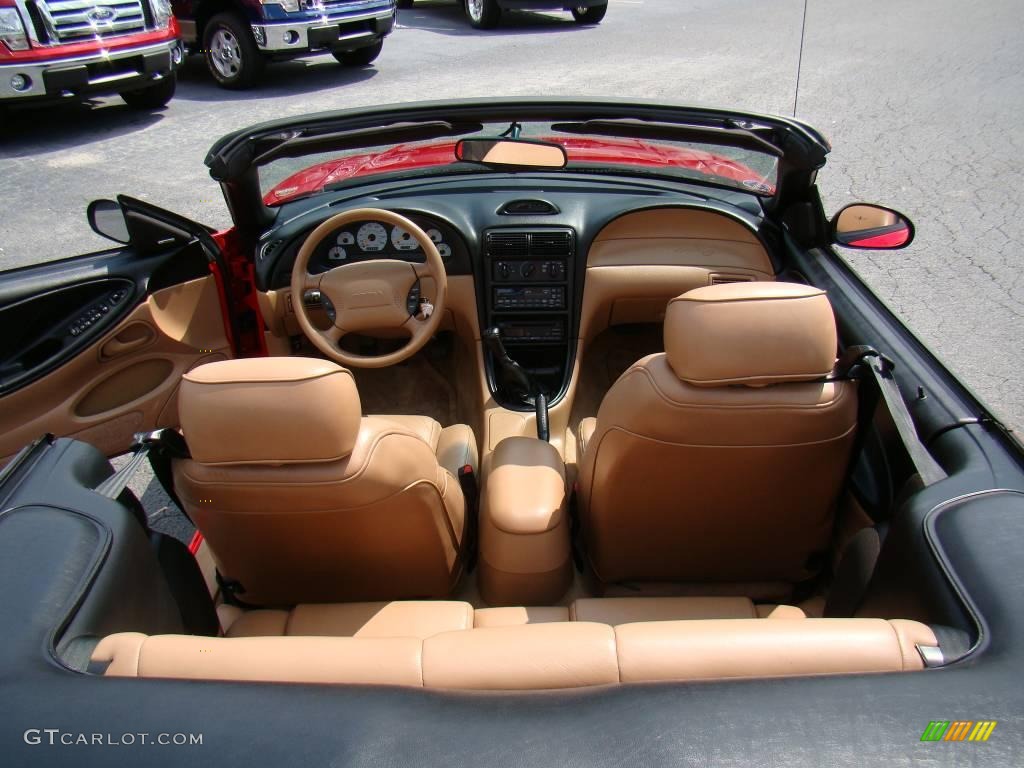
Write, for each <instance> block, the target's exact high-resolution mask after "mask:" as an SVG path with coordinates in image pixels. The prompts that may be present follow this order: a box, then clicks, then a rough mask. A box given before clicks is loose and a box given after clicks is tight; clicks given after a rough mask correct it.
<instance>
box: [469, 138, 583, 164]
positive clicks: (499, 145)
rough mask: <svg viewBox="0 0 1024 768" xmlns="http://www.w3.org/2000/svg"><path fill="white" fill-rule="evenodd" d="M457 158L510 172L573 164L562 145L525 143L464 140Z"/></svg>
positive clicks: (497, 140) (522, 141)
mask: <svg viewBox="0 0 1024 768" xmlns="http://www.w3.org/2000/svg"><path fill="white" fill-rule="evenodd" d="M455 157H456V158H458V159H459V160H465V161H466V162H470V163H484V164H485V165H496V166H503V167H507V168H565V166H566V164H567V163H568V162H569V158H568V156H567V155H566V154H565V147H563V146H562V145H561V144H554V143H551V142H547V141H525V140H521V139H515V140H512V139H462V140H461V141H460V142H459V143H458V144H456V145H455Z"/></svg>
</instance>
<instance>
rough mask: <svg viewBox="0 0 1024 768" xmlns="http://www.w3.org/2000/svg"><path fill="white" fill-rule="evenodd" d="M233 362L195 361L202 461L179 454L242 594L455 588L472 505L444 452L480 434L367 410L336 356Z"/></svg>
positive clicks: (184, 400) (355, 595) (207, 530)
mask: <svg viewBox="0 0 1024 768" xmlns="http://www.w3.org/2000/svg"><path fill="white" fill-rule="evenodd" d="M229 362H230V363H231V364H230V365H220V364H215V365H212V366H203V367H201V368H198V369H196V370H195V371H193V372H192V373H190V374H189V378H188V379H187V380H186V382H185V383H184V384H183V386H182V392H181V413H182V428H183V432H184V434H185V439H186V440H187V441H188V444H189V447H190V449H191V451H192V455H193V457H194V458H192V459H186V460H180V461H176V462H175V464H174V482H175V487H176V489H177V491H178V495H179V497H180V498H181V500H182V502H183V503H184V504H185V507H186V510H187V512H188V513H189V515H190V516H191V517H192V519H193V521H195V523H196V526H197V527H198V528H199V530H200V531H202V533H203V535H204V536H205V538H206V541H207V542H208V543H209V545H210V549H211V551H212V553H213V556H214V559H215V561H216V563H217V569H218V571H219V572H220V574H221V575H222V576H223V578H224V579H226V580H228V581H233V582H237V583H238V584H240V585H241V589H243V590H244V591H243V592H239V598H240V599H241V600H243V601H244V602H246V603H249V604H251V605H264V606H274V605H294V604H296V603H319V602H344V601H350V600H353V601H354V600H391V599H403V598H422V597H444V596H447V595H448V594H449V593H450V592H451V590H452V588H453V587H454V585H455V583H456V581H457V580H458V577H459V574H460V572H461V569H462V545H463V540H464V531H465V526H466V518H465V515H466V510H465V502H464V499H463V496H462V490H461V488H460V487H459V483H458V481H457V479H456V478H455V477H454V476H453V475H452V474H451V472H449V471H447V470H446V469H445V468H444V467H442V466H440V465H439V462H438V457H437V455H436V453H435V448H436V449H438V450H440V445H441V443H442V442H443V443H444V451H445V454H446V456H448V457H458V458H459V460H461V459H462V458H463V457H465V456H470V457H473V456H475V451H476V448H475V445H474V443H475V440H474V439H473V436H472V432H471V431H470V430H469V429H468V428H459V429H456V430H452V431H451V432H449V435H448V437H445V434H444V433H445V431H444V430H441V429H440V427H439V426H437V427H436V428H435V427H434V425H435V424H436V422H432V420H430V419H426V420H424V421H425V422H430V423H429V424H424V423H423V422H422V421H417V422H416V423H415V424H414V425H413V426H414V427H415V429H409V428H407V427H406V426H404V425H403V424H402V423H399V422H400V421H401V419H400V417H399V419H398V421H396V420H395V418H394V417H390V418H389V419H388V420H385V419H383V418H369V417H368V418H362V419H360V418H359V413H360V405H359V398H358V394H357V393H356V390H355V385H354V383H353V382H352V377H351V374H350V373H349V372H348V371H346V370H345V369H343V368H340V367H339V366H337V365H335V364H333V363H330V362H326V361H322V360H315V359H310V358H299V357H294V358H255V359H248V360H238V361H229ZM406 423H407V424H409V423H410V422H406ZM425 430H427V431H429V440H425V439H424V437H423V435H424V433H425ZM435 433H436V439H435V438H434V436H433V435H434V434H435ZM462 442H466V443H468V445H461V444H462Z"/></svg>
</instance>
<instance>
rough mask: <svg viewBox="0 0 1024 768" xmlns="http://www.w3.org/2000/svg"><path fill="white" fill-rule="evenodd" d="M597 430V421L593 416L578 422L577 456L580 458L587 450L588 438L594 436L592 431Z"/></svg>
mask: <svg viewBox="0 0 1024 768" xmlns="http://www.w3.org/2000/svg"><path fill="white" fill-rule="evenodd" d="M596 429H597V419H596V418H594V417H593V416H588V417H587V418H585V419H582V420H581V421H580V430H579V431H580V437H579V450H578V454H577V455H579V456H582V455H583V454H584V453H585V452H586V450H587V443H588V442H590V438H592V437H593V436H594V431H595V430H596Z"/></svg>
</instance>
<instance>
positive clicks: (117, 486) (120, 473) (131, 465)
mask: <svg viewBox="0 0 1024 768" xmlns="http://www.w3.org/2000/svg"><path fill="white" fill-rule="evenodd" d="M148 454H149V446H148V445H141V446H139V447H138V448H137V450H136V451H135V455H134V456H132V457H131V459H130V460H129V461H128V463H127V464H125V465H124V466H123V467H121V468H120V469H119V470H117V472H115V473H114V474H112V475H111V476H110V477H108V478H107V479H106V480H104V481H103V482H102V483H100V484H99V485H97V486H96V487H95V488H94V489H93V490H94V491H96V493H98V494H100V495H101V496H106V497H107V498H108V499H115V500H116V499H117V497H118V496H120V495H121V492H122V491H124V488H125V486H126V485H128V481H129V480H131V479H132V476H133V475H134V474H135V473H136V472H137V471H138V469H139V467H141V466H142V462H143V460H144V459H145V458H146V456H147V455H148Z"/></svg>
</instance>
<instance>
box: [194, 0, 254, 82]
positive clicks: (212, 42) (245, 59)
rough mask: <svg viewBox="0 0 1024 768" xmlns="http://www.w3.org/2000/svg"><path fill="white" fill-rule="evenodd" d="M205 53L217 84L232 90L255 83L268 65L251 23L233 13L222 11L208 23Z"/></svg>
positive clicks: (204, 32) (204, 35)
mask: <svg viewBox="0 0 1024 768" xmlns="http://www.w3.org/2000/svg"><path fill="white" fill-rule="evenodd" d="M203 55H204V56H206V66H207V67H208V68H209V70H210V74H211V75H213V79H214V80H216V81H217V85H219V86H221V87H222V88H230V89H232V90H238V89H242V88H249V87H251V86H253V85H254V84H255V83H256V81H257V80H258V79H259V76H260V75H261V74H263V67H264V65H265V64H266V61H265V60H264V58H263V54H261V53H260V49H259V48H257V47H256V41H255V40H253V37H252V31H251V30H250V29H249V25H248V24H244V23H242V21H241V19H239V18H238V17H237V16H235V15H234V14H233V13H218V14H217V15H216V16H214V17H213V18H212V19H210V20H209V21H208V22H207V24H206V29H205V30H204V31H203Z"/></svg>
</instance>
